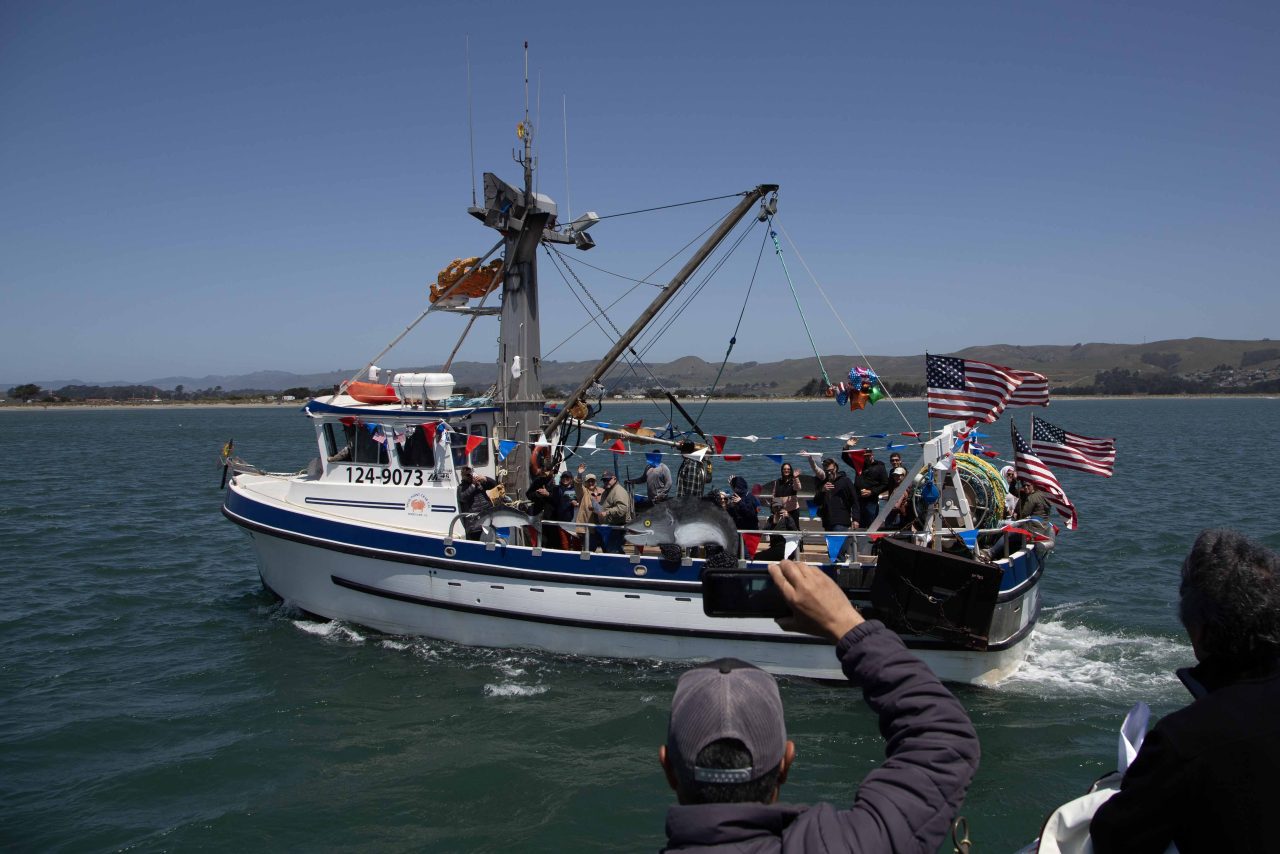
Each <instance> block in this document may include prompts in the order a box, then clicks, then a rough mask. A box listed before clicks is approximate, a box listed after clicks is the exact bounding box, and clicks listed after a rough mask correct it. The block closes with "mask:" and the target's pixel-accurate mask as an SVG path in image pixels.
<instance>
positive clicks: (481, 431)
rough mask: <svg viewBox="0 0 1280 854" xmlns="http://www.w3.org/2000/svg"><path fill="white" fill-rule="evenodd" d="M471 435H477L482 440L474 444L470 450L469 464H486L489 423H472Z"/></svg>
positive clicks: (487, 458) (487, 460)
mask: <svg viewBox="0 0 1280 854" xmlns="http://www.w3.org/2000/svg"><path fill="white" fill-rule="evenodd" d="M471 435H472V436H479V437H480V438H481V439H483V440H484V441H483V442H481V443H480V444H479V445H477V446H476V449H475V450H474V451H472V452H471V465H473V466H486V465H488V464H489V425H488V424H472V425H471Z"/></svg>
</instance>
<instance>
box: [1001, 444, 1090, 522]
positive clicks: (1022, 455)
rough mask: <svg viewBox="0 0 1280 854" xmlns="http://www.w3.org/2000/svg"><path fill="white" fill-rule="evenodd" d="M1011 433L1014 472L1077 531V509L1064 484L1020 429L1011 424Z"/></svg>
mask: <svg viewBox="0 0 1280 854" xmlns="http://www.w3.org/2000/svg"><path fill="white" fill-rule="evenodd" d="M1009 431H1010V432H1011V433H1012V438H1013V470H1014V472H1015V473H1016V474H1017V475H1018V479H1019V480H1026V481H1030V482H1031V483H1033V484H1034V485H1035V487H1036V488H1037V489H1039V490H1041V491H1042V492H1044V494H1045V495H1047V496H1048V498H1049V503H1050V504H1052V505H1053V507H1054V509H1055V510H1057V511H1058V512H1059V513H1061V514H1062V515H1063V516H1064V517H1065V518H1066V520H1067V527H1068V528H1070V529H1072V530H1075V528H1076V525H1077V524H1078V519H1077V517H1076V508H1075V506H1074V505H1072V503H1071V501H1070V499H1068V498H1067V494H1066V493H1065V492H1063V491H1062V484H1060V483H1058V479H1057V478H1056V477H1054V476H1053V472H1051V471H1049V467H1048V466H1046V465H1045V464H1044V463H1043V462H1041V461H1040V458H1039V457H1037V456H1036V455H1035V454H1033V453H1032V452H1031V447H1030V446H1029V445H1028V444H1027V443H1026V442H1024V441H1023V439H1022V436H1021V435H1019V433H1018V428H1017V427H1015V426H1014V424H1013V422H1012V421H1010V422H1009Z"/></svg>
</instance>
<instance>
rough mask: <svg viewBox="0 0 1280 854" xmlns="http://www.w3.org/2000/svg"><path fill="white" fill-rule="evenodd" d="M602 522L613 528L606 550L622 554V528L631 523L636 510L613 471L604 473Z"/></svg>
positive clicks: (610, 531) (601, 504) (601, 500)
mask: <svg viewBox="0 0 1280 854" xmlns="http://www.w3.org/2000/svg"><path fill="white" fill-rule="evenodd" d="M600 507H601V517H602V518H601V521H602V522H603V523H604V524H606V525H609V526H611V527H610V528H609V529H608V531H609V534H608V542H607V543H606V544H605V547H604V550H605V551H606V552H611V553H613V554H622V552H623V549H622V546H623V544H624V543H625V539H624V536H623V533H622V526H623V525H625V524H627V523H628V522H630V521H631V519H632V517H634V516H635V510H634V509H633V506H632V504H631V495H630V493H628V492H627V490H626V487H624V486H623V485H622V484H621V483H620V482H619V481H618V476H617V475H616V474H614V473H613V472H611V471H607V472H605V473H604V497H603V498H602V499H600Z"/></svg>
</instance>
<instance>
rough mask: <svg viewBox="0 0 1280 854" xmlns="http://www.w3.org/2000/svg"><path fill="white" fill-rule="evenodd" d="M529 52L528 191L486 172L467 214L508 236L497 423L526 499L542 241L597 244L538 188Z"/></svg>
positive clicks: (513, 482)
mask: <svg viewBox="0 0 1280 854" xmlns="http://www.w3.org/2000/svg"><path fill="white" fill-rule="evenodd" d="M524 49H525V71H524V77H525V105H524V120H523V121H521V122H520V123H519V124H518V125H517V126H516V135H517V136H518V137H519V138H520V142H521V148H520V150H519V151H517V152H514V153H513V159H514V160H515V161H516V162H517V163H519V164H520V165H521V167H523V170H524V176H523V177H524V188H523V189H517V188H516V187H513V186H511V185H510V184H508V183H506V182H505V181H503V180H502V179H500V178H498V176H496V175H494V174H493V173H492V172H486V173H484V207H472V208H470V209H469V210H468V212H469V213H470V214H471V215H472V216H474V217H476V218H477V219H479V220H481V221H482V222H484V224H485V225H487V226H489V227H490V228H493V229H496V230H497V231H498V232H499V233H501V235H502V241H503V254H504V256H505V263H504V265H503V280H502V310H501V315H500V321H501V322H500V328H499V333H498V347H499V350H498V382H497V394H496V397H497V399H498V403H499V404H500V405H501V407H502V420H501V422H500V423H498V424H497V425H496V430H495V433H496V434H497V435H496V438H498V439H514V440H515V441H516V442H517V443H518V444H517V445H516V448H515V450H513V451H512V452H511V453H510V454H509V455H508V456H507V458H506V460H505V461H504V462H505V465H506V468H507V475H506V477H505V478H504V479H503V483H504V484H506V486H507V489H508V490H509V491H511V492H513V493H515V494H516V495H517V496H523V495H524V492H525V490H526V489H527V488H528V486H529V480H530V478H529V459H530V443H531V442H532V441H534V440H535V439H536V438H537V435H538V433H539V431H540V429H541V426H542V408H543V406H544V405H545V403H546V400H545V399H544V398H543V396H542V376H541V367H542V336H541V333H540V328H539V317H538V246H539V245H540V244H541V243H542V242H543V241H546V242H549V243H564V244H570V245H576V246H577V247H578V248H579V249H583V250H586V249H590V248H591V247H592V246H594V245H595V243H594V241H592V240H591V239H590V238H589V237H588V236H587V235H586V234H585V230H583V233H578V232H577V231H575V230H574V229H573V228H572V227H570V228H567V229H563V230H560V229H558V228H557V224H556V213H557V211H556V206H555V203H554V202H552V201H551V200H550V199H548V198H545V197H542V196H538V195H536V194H535V193H534V191H533V173H534V169H535V168H536V166H537V164H536V162H535V158H534V154H533V133H534V127H533V124H532V123H531V122H530V121H529V43H528V42H525V43H524Z"/></svg>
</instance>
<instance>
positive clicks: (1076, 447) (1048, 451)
mask: <svg viewBox="0 0 1280 854" xmlns="http://www.w3.org/2000/svg"><path fill="white" fill-rule="evenodd" d="M1031 450H1032V451H1033V452H1034V453H1035V454H1036V455H1037V456H1038V457H1040V459H1042V460H1044V462H1045V463H1047V464H1048V465H1051V466H1058V467H1059V468H1064V469H1075V470H1076V471H1087V472H1090V473H1092V474H1100V475H1102V476H1103V477H1111V475H1112V474H1114V471H1113V469H1114V468H1115V464H1116V440H1115V439H1091V438H1089V437H1088V436H1081V435H1079V434H1077V433H1071V432H1068V431H1066V430H1063V429H1062V428H1061V427H1055V426H1054V425H1053V424H1050V423H1049V422H1048V421H1045V420H1043V419H1041V418H1038V417H1032V419H1031Z"/></svg>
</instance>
